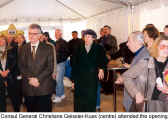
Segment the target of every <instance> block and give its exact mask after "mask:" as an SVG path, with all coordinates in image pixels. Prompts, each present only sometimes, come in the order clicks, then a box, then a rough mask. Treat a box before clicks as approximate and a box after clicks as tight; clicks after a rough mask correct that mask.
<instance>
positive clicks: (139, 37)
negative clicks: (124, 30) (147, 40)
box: [131, 31, 144, 44]
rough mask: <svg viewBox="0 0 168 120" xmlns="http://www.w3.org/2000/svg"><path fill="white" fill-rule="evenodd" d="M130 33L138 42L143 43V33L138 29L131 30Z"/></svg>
mask: <svg viewBox="0 0 168 120" xmlns="http://www.w3.org/2000/svg"><path fill="white" fill-rule="evenodd" d="M131 35H133V37H134V39H135V40H137V41H139V42H140V43H142V44H144V35H143V33H142V32H140V31H135V32H132V33H131Z"/></svg>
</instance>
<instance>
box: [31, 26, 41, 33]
mask: <svg viewBox="0 0 168 120" xmlns="http://www.w3.org/2000/svg"><path fill="white" fill-rule="evenodd" d="M29 29H39V30H40V32H41V33H42V29H41V26H40V25H39V24H30V26H29Z"/></svg>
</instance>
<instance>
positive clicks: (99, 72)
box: [0, 24, 168, 112]
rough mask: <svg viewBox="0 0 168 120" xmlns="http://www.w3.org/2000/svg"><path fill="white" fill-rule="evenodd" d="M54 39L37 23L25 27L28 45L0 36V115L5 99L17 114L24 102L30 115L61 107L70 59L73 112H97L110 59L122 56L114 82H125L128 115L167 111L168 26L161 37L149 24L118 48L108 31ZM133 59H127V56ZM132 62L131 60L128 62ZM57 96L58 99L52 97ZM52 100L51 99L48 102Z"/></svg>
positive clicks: (19, 38) (21, 38)
mask: <svg viewBox="0 0 168 120" xmlns="http://www.w3.org/2000/svg"><path fill="white" fill-rule="evenodd" d="M55 37H56V41H54V40H52V39H50V37H49V33H48V32H44V33H43V31H42V29H41V27H40V25H38V24H31V25H30V26H29V28H28V39H29V42H28V43H26V42H25V38H24V35H23V34H18V35H17V36H16V37H12V36H11V35H10V34H9V35H8V36H5V35H3V34H1V35H0V111H1V112H5V111H6V106H7V104H6V96H7V94H8V96H9V98H10V99H11V101H12V105H13V108H14V111H15V112H19V111H20V105H21V104H22V102H23V98H24V104H25V106H26V108H27V111H28V112H51V111H52V102H54V103H59V102H61V101H62V100H63V99H64V98H65V97H66V96H65V94H64V84H63V79H64V74H65V64H66V60H67V58H68V57H70V65H71V67H72V71H71V80H72V82H73V88H74V111H75V112H96V109H99V110H100V89H101V82H100V80H102V79H104V76H105V73H106V71H107V64H108V62H109V61H110V60H111V59H116V58H118V57H123V58H124V61H125V62H126V63H124V66H125V67H128V70H127V71H126V72H124V73H123V74H122V75H118V78H117V81H116V84H124V87H125V88H124V100H123V105H124V107H125V110H126V111H128V112H129V111H131V112H133V111H151V112H156V111H158V112H164V111H168V107H167V99H168V65H167V64H168V63H167V62H168V59H167V58H168V26H165V28H164V32H163V33H161V32H159V31H158V30H157V28H156V27H155V26H154V25H153V24H148V25H147V26H146V27H145V28H144V29H143V31H142V32H141V31H135V32H132V33H131V34H130V35H129V37H128V41H127V42H124V43H122V44H120V48H119V50H118V47H117V39H116V37H115V36H113V35H111V27H110V26H107V25H106V26H104V27H103V28H101V29H100V38H99V39H98V38H97V34H96V32H95V31H94V30H91V29H87V30H84V31H82V38H81V39H79V38H78V32H77V31H73V32H72V37H73V39H72V40H70V41H69V42H67V41H65V40H64V39H63V38H62V31H61V29H56V30H55ZM128 56H131V59H130V57H128ZM132 58H133V60H132ZM54 91H55V92H56V96H55V97H54V98H52V95H53V93H54ZM51 98H52V99H51Z"/></svg>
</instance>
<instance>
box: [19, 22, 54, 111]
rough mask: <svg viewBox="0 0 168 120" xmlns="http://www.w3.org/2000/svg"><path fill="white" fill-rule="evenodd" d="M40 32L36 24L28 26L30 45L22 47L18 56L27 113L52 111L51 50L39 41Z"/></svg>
mask: <svg viewBox="0 0 168 120" xmlns="http://www.w3.org/2000/svg"><path fill="white" fill-rule="evenodd" d="M41 32H42V31H41V27H40V26H39V25H38V24H31V25H30V27H29V40H30V43H27V44H25V45H24V46H23V47H22V50H21V51H22V52H21V56H20V70H21V75H22V78H23V82H22V87H23V94H24V96H25V104H26V107H27V110H28V112H51V110H52V104H51V103H52V102H51V94H52V92H53V88H54V86H53V85H54V84H53V79H52V73H53V69H54V68H53V67H54V57H53V48H52V47H51V46H50V45H47V44H45V43H42V42H40V41H39V39H40V36H41Z"/></svg>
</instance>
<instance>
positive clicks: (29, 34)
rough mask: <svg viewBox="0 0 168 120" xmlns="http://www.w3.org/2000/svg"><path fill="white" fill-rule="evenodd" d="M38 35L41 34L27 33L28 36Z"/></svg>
mask: <svg viewBox="0 0 168 120" xmlns="http://www.w3.org/2000/svg"><path fill="white" fill-rule="evenodd" d="M39 34H41V33H29V35H31V36H32V35H39Z"/></svg>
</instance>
